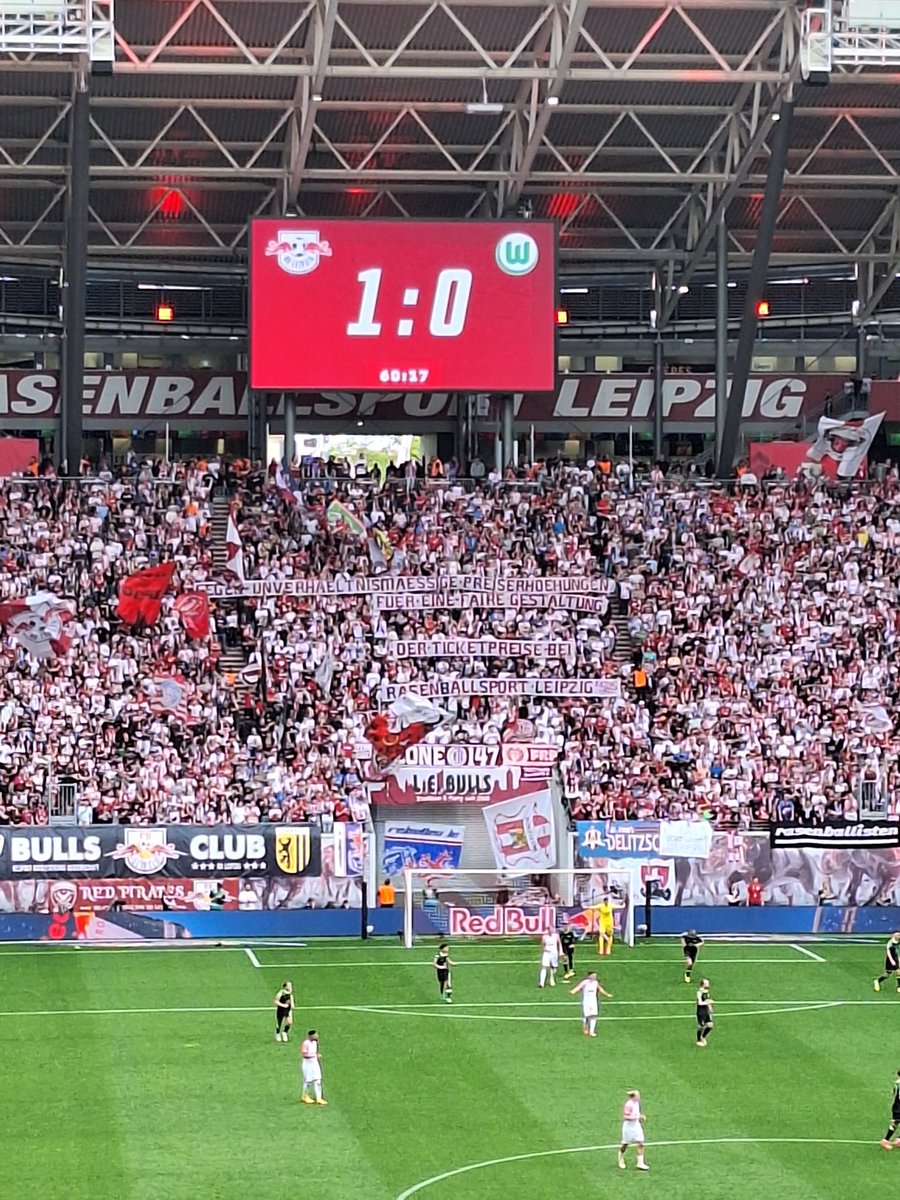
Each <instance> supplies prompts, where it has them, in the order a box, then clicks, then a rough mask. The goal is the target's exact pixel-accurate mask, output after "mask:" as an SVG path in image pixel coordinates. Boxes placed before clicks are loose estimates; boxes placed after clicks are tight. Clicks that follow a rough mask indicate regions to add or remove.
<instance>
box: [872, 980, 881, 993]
mask: <svg viewBox="0 0 900 1200" xmlns="http://www.w3.org/2000/svg"><path fill="white" fill-rule="evenodd" d="M872 987H874V989H875V991H876V992H880V991H881V984H880V983H879V982H878V980H877V979H876V980H874V982H873V983H872Z"/></svg>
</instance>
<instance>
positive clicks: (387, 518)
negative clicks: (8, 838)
mask: <svg viewBox="0 0 900 1200" xmlns="http://www.w3.org/2000/svg"><path fill="white" fill-rule="evenodd" d="M880 475H881V476H882V478H881V479H880V480H879V481H878V482H873V483H871V484H869V485H867V486H865V487H860V488H859V489H858V490H857V489H855V488H849V487H847V486H840V487H834V486H833V485H830V484H828V483H827V482H826V481H824V480H816V479H807V480H800V481H798V482H797V483H795V484H791V485H785V484H783V483H777V482H775V483H772V484H767V485H765V486H763V487H762V488H761V487H758V486H738V487H737V488H723V487H720V486H718V485H716V486H711V485H709V484H708V483H706V482H705V481H701V480H699V479H697V478H694V477H683V476H681V475H680V474H679V473H678V472H676V471H671V472H670V473H668V474H663V472H662V471H661V470H660V469H659V468H655V469H654V470H653V471H652V472H651V473H650V474H649V475H648V476H647V477H645V478H640V479H637V480H634V479H632V477H631V475H630V473H629V472H626V471H620V472H616V471H614V470H612V471H610V470H608V464H605V463H604V464H602V465H601V464H598V463H595V462H588V463H587V464H582V465H575V464H572V463H566V462H562V461H559V462H545V463H536V464H534V465H533V466H531V467H523V468H521V469H519V470H518V472H516V471H512V470H510V471H509V472H508V473H507V477H506V478H504V479H500V477H499V476H498V475H497V474H496V473H494V474H493V475H491V476H490V477H489V478H488V479H486V480H484V481H483V482H479V483H475V482H473V481H471V480H468V479H465V480H464V479H458V480H444V481H442V482H440V483H437V484H436V483H435V482H433V481H426V480H425V479H424V478H423V477H422V473H421V471H420V473H419V476H418V477H416V478H414V477H413V474H412V472H408V471H407V472H405V471H402V470H397V471H394V472H391V473H389V476H388V478H387V479H385V480H384V481H382V480H380V479H378V478H372V477H366V478H355V477H353V476H352V473H351V471H350V469H349V467H346V468H343V469H342V468H339V467H335V468H334V469H333V470H328V471H326V473H325V475H324V476H323V477H321V478H318V479H302V480H301V479H299V478H296V477H292V478H291V479H288V478H287V477H286V476H284V475H283V474H282V473H281V471H280V470H277V471H276V468H275V466H274V464H273V465H272V467H271V468H270V469H269V470H265V469H263V467H262V466H261V464H257V465H256V466H255V468H254V467H252V466H251V465H250V464H249V463H238V464H233V463H232V464H221V463H218V462H214V463H205V462H197V461H194V462H189V463H182V464H176V465H173V466H171V467H168V468H166V467H164V466H163V465H162V464H161V463H156V464H151V463H149V462H147V463H144V464H141V463H138V462H136V461H135V462H134V463H133V464H132V466H131V467H130V468H128V469H127V470H126V469H125V468H123V469H122V470H121V471H120V472H119V473H118V474H116V475H113V474H112V473H111V472H109V471H108V470H106V469H104V468H102V466H101V471H100V474H99V476H98V477H95V478H90V479H84V480H81V481H78V482H74V481H61V480H57V479H55V478H54V477H53V474H52V470H51V471H50V474H49V475H47V476H42V477H31V476H29V477H27V478H23V479H12V480H7V481H5V482H4V483H3V484H2V485H0V543H2V545H3V547H4V551H3V555H2V568H3V569H2V575H0V601H9V600H11V599H12V598H15V597H20V596H22V595H25V594H38V595H41V594H43V595H51V596H55V597H58V598H59V600H60V602H61V603H62V604H63V605H65V606H67V609H68V613H71V614H73V615H72V616H71V617H70V618H69V617H68V613H67V617H66V619H65V621H64V623H63V626H62V629H63V636H62V640H60V641H59V642H58V643H57V645H56V646H55V652H54V653H52V654H50V656H49V657H46V658H37V657H35V656H34V655H33V654H31V653H29V652H28V649H27V648H26V646H27V638H23V634H22V630H21V629H20V628H19V629H17V627H16V626H15V623H14V622H13V623H10V621H9V620H8V619H6V620H5V637H4V639H3V643H2V657H0V823H3V824H20V823H22V824H42V823H45V822H46V821H47V820H48V810H47V806H46V797H47V794H48V785H50V784H51V783H52V779H51V778H50V777H49V774H48V773H51V772H52V773H53V774H55V776H57V777H59V776H66V775H68V776H71V777H72V778H74V780H75V781H76V788H77V793H78V802H77V809H76V812H77V817H78V820H79V821H81V822H82V823H92V822H94V823H104V822H111V821H124V822H131V823H152V822H157V821H158V822H166V823H173V822H181V821H184V822H194V823H215V822H230V823H245V822H248V823H254V822H260V821H263V822H278V821H282V820H290V821H297V820H304V819H313V820H316V819H321V818H333V819H336V820H341V819H349V816H350V813H351V811H352V810H353V807H354V804H355V803H356V802H357V801H359V800H361V799H362V798H363V795H364V781H365V778H366V771H367V762H366V757H365V751H366V750H368V745H367V743H366V741H365V736H364V733H365V730H366V727H367V725H368V722H369V721H370V720H371V718H372V715H373V713H375V712H376V711H378V710H379V708H380V707H382V706H383V704H382V697H383V695H384V693H383V690H382V689H383V685H385V684H395V685H396V684H400V685H403V684H409V685H413V689H414V686H415V683H416V681H421V680H425V679H434V678H439V679H442V680H451V679H455V678H459V677H469V676H484V675H490V676H492V677H495V678H504V677H509V678H515V677H516V676H524V675H528V676H532V677H533V676H535V675H541V674H547V675H553V674H558V673H559V667H558V664H556V666H554V664H553V663H552V661H550V660H548V658H547V657H546V656H543V655H542V654H541V653H540V652H536V657H535V658H534V659H533V660H531V661H530V660H528V659H527V658H521V657H517V658H512V657H510V658H506V657H504V656H503V655H502V654H498V655H497V657H494V658H484V657H482V658H478V657H473V658H471V659H469V660H461V659H440V660H431V661H420V660H419V659H417V658H414V657H399V656H397V655H396V654H395V650H396V647H397V644H398V639H403V640H407V641H408V640H409V639H415V638H418V637H426V636H427V637H438V638H440V637H456V636H459V637H463V638H473V639H477V638H482V639H484V638H496V639H504V638H517V639H522V640H525V641H531V642H533V641H537V642H539V643H543V644H546V645H547V647H548V649H549V647H550V645H552V644H554V643H557V642H564V643H574V646H573V657H572V658H571V659H570V660H569V662H568V663H567V667H566V670H567V671H568V672H569V673H570V674H571V675H573V676H575V677H577V678H582V679H592V678H604V677H614V678H617V679H619V680H620V681H621V688H620V695H619V696H618V697H614V696H610V697H609V698H593V699H590V700H579V699H567V700H561V701H553V700H550V699H548V698H542V697H540V696H536V697H533V698H531V699H527V700H525V699H521V698H520V699H518V700H510V699H508V698H505V697H504V698H497V697H490V698H487V697H479V698H468V697H467V698H465V699H459V700H453V701H447V702H442V703H444V704H445V706H446V709H447V710H448V714H449V719H447V720H445V722H444V724H442V725H441V726H440V727H439V728H438V729H437V730H436V731H435V732H434V733H433V734H432V735H431V737H432V739H434V740H437V741H439V742H440V741H452V740H458V741H462V742H466V743H470V744H471V743H477V742H479V741H482V742H485V743H494V744H496V743H498V742H500V741H501V740H503V739H506V738H515V737H519V736H521V733H522V730H523V728H524V729H526V730H528V731H529V736H531V737H533V738H536V740H538V741H540V742H549V743H553V744H555V745H556V746H557V747H558V748H559V766H560V770H561V774H562V783H563V791H564V794H565V796H566V798H567V803H568V804H569V806H570V810H571V814H572V816H573V817H578V818H585V817H586V818H598V817H599V818H602V817H610V818H623V819H624V818H646V817H654V818H661V817H684V816H694V815H696V816H702V817H706V818H711V819H713V820H715V821H716V822H717V823H719V824H722V825H726V826H729V827H741V828H747V827H748V826H749V825H750V824H751V823H752V822H754V821H762V820H765V819H767V818H769V817H770V816H772V815H773V814H774V815H776V816H778V817H779V818H782V819H785V820H794V821H797V822H799V823H812V824H815V823H820V822H822V821H826V820H828V819H847V818H853V817H854V816H855V814H856V812H857V807H858V798H859V795H860V787H861V784H862V783H863V782H864V781H865V780H869V782H870V783H871V782H872V781H877V782H878V786H879V787H883V788H884V789H886V792H887V795H888V802H889V810H890V811H891V812H892V813H895V812H896V811H897V804H898V794H897V793H898V781H897V771H896V755H897V750H898V745H897V736H896V734H895V732H894V727H893V721H892V720H891V719H890V718H889V717H888V716H887V712H889V711H891V710H892V709H893V707H894V704H895V701H896V698H897V687H898V683H897V663H896V653H895V649H896V645H897V619H898V618H897V612H898V607H900V597H898V587H900V568H898V566H897V562H898V558H897V555H896V553H895V551H896V549H897V546H898V543H900V521H898V519H897V516H896V508H895V505H896V501H897V497H898V494H900V483H898V477H897V473H896V471H895V470H893V469H886V470H885V471H882V472H880ZM216 492H217V494H218V495H220V496H221V495H222V494H223V492H224V493H225V494H227V495H228V496H229V497H230V499H231V510H232V512H233V514H234V517H235V524H236V526H237V529H238V531H239V534H240V538H241V541H242V551H243V570H244V573H245V576H246V578H247V579H268V580H278V579H290V578H304V577H306V578H315V579H318V580H328V579H333V580H340V579H345V578H349V577H353V576H359V575H372V574H381V575H395V576H404V575H405V576H423V575H437V574H440V575H444V576H453V575H459V576H463V575H466V574H471V573H477V572H485V571H487V572H491V571H496V572H498V573H499V574H500V575H502V576H503V577H505V578H516V577H518V578H521V579H537V578H539V577H540V576H544V575H554V576H559V575H569V574H572V575H578V576H588V577H594V578H595V579H596V580H597V581H598V591H599V600H600V603H599V605H598V606H597V607H598V609H599V611H597V612H590V613H584V612H578V611H571V610H568V609H557V608H555V607H553V606H552V605H550V606H547V607H544V608H540V609H534V608H525V609H522V610H515V609H508V610H490V609H483V608H480V607H478V606H477V604H476V605H470V606H469V607H467V608H465V609H463V610H456V611H444V612H437V611H435V612H422V611H416V610H412V609H409V610H406V611H404V610H402V609H401V610H387V611H381V610H380V609H379V607H378V605H377V603H373V602H372V601H371V598H370V597H366V596H349V597H326V598H324V599H322V600H319V601H317V602H316V603H314V604H313V603H311V602H310V601H309V600H308V599H304V598H299V597H298V598H292V597H289V596H280V597H270V598H268V599H265V600H259V601H257V600H245V601H243V602H241V603H240V604H228V605H220V606H219V607H218V608H217V607H216V605H215V604H214V605H213V610H212V613H211V618H210V626H209V637H208V638H202V637H201V638H194V639H193V640H192V639H191V637H190V636H189V635H188V629H187V628H186V625H185V622H184V621H183V620H182V618H181V617H180V615H179V611H178V606H179V597H181V596H183V594H184V593H189V594H190V593H193V592H195V591H196V588H197V585H198V584H199V583H201V582H202V581H203V580H207V579H210V578H213V577H215V576H217V574H218V573H219V571H220V567H217V565H216V561H215V560H216V546H215V537H214V534H213V521H212V512H213V504H214V493H216ZM335 499H338V500H340V501H341V503H342V504H343V505H344V506H345V510H346V512H347V513H348V514H349V515H350V517H351V518H354V520H352V521H351V524H352V525H353V528H352V529H351V528H350V527H349V526H348V524H347V523H339V524H338V525H335V524H334V523H333V522H330V521H329V520H328V517H327V515H326V510H327V506H328V505H329V504H330V503H331V502H332V501H333V500H335ZM167 561H169V562H171V563H172V564H174V575H173V578H172V586H171V587H170V589H169V590H168V591H167V592H166V594H165V595H164V597H163V600H162V609H161V615H160V618H159V621H158V622H157V623H156V624H150V625H147V626H146V627H141V626H139V625H137V626H135V625H126V624H123V623H122V621H121V620H120V619H119V618H118V617H117V597H118V594H119V588H120V584H121V582H122V580H123V579H125V578H126V577H127V576H128V575H129V574H130V573H132V572H134V571H136V570H139V569H142V568H146V567H147V566H150V565H153V564H158V563H164V562H167ZM7 618H8V614H7ZM626 629H627V633H626ZM235 650H239V651H241V655H240V656H239V657H240V658H241V661H244V662H246V664H247V666H246V668H245V669H244V671H243V672H241V671H237V672H235V670H234V667H233V665H228V664H233V662H234V651H235ZM173 675H174V676H175V677H177V678H178V679H179V680H180V681H181V682H180V688H181V691H180V692H179V694H178V696H177V702H175V703H172V704H170V705H169V706H167V704H166V703H165V702H161V701H160V697H159V688H158V687H157V686H156V684H155V681H157V680H159V679H160V678H161V677H168V676H173ZM248 680H250V681H251V682H250V683H248V682H247V681H248ZM636 685H637V686H636ZM826 685H827V687H828V689H829V695H828V699H827V701H826V698H825V695H824V689H825V687H826ZM886 710H887V711H886Z"/></svg>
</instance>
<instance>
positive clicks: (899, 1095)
mask: <svg viewBox="0 0 900 1200" xmlns="http://www.w3.org/2000/svg"><path fill="white" fill-rule="evenodd" d="M898 1125H900V1071H898V1072H897V1078H896V1079H895V1080H894V1091H893V1095H892V1096H891V1123H890V1125H888V1127H887V1133H886V1134H885V1135H884V1137H883V1138H882V1139H881V1144H882V1146H884V1148H885V1150H893V1148H894V1146H900V1138H895V1140H894V1142H893V1145H892V1144H891V1138H892V1137H894V1134H895V1133H896V1132H897V1126H898Z"/></svg>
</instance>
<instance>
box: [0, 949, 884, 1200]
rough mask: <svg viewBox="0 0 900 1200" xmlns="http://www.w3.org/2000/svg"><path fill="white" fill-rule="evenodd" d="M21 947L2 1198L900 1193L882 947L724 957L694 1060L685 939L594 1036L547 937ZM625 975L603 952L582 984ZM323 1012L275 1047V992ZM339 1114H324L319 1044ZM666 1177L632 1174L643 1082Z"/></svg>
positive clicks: (11, 1011)
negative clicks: (621, 1163) (541, 974)
mask: <svg viewBox="0 0 900 1200" xmlns="http://www.w3.org/2000/svg"><path fill="white" fill-rule="evenodd" d="M432 952H433V948H432V947H431V946H428V945H425V944H423V945H420V946H417V947H416V949H414V950H412V951H406V950H403V949H402V948H401V947H399V946H397V945H396V943H390V944H386V943H380V942H369V943H350V942H310V943H308V944H306V945H303V944H300V943H295V944H292V945H283V946H278V945H271V944H269V945H259V946H252V947H247V948H243V947H234V948H232V947H226V948H219V949H215V948H210V949H202V948H186V947H183V946H181V947H178V948H174V949H165V950H153V949H136V950H132V949H121V950H102V949H98V948H92V947H82V948H79V947H69V946H66V947H28V946H6V947H3V948H0V972H2V975H0V978H2V983H0V1038H2V1048H0V1077H2V1087H0V1128H2V1130H3V1132H4V1137H3V1142H4V1145H5V1147H6V1154H5V1155H4V1162H3V1164H2V1165H0V1171H2V1176H0V1179H2V1182H0V1196H3V1197H9V1198H10V1200H57V1198H59V1200H151V1198H152V1200H158V1198H159V1197H165V1198H166V1200H232V1198H233V1200H239V1198H240V1200H284V1198H285V1197H290V1196H293V1195H303V1194H308V1195H311V1196H314V1197H316V1200H349V1198H350V1197H353V1198H354V1200H412V1198H413V1197H419V1198H421V1200H508V1198H510V1197H516V1198H520V1200H540V1198H542V1197H545V1196H546V1197H550V1196H560V1195H573V1196H578V1195H582V1194H584V1195H590V1196H600V1197H605V1196H616V1197H620V1196H621V1197H631V1196H637V1195H641V1196H644V1195H647V1194H648V1193H649V1192H651V1191H652V1192H654V1193H656V1194H657V1195H660V1196H665V1198H666V1200H695V1198H696V1197H698V1196H709V1197H714V1198H715V1200H750V1198H752V1200H759V1198H761V1197H762V1198H765V1197H773V1198H774V1197H784V1198H785V1200H846V1198H847V1197H856V1196H864V1195H867V1194H869V1193H870V1192H872V1193H873V1194H881V1193H882V1191H883V1189H884V1188H885V1187H887V1188H891V1189H893V1188H895V1187H896V1186H897V1181H898V1178H900V1148H898V1150H897V1151H895V1152H894V1153H886V1152H885V1151H884V1150H882V1149H881V1148H880V1146H879V1141H880V1139H881V1137H882V1136H883V1134H884V1131H885V1129H886V1127H887V1124H888V1120H889V1117H890V1098H891V1084H892V1081H893V1079H894V1078H895V1076H896V1072H897V1070H898V1068H900V1039H898V1037H897V1026H898V1020H900V996H898V994H897V992H896V990H895V987H894V984H893V983H890V984H888V985H887V986H886V987H885V989H884V991H883V992H882V993H881V994H880V995H876V994H875V993H874V992H873V990H872V979H873V977H874V976H875V975H876V974H877V973H878V971H879V969H880V966H881V962H882V958H883V955H882V948H881V946H880V945H879V944H872V945H860V944H848V943H842V944H836V943H828V942H817V943H807V944H806V945H803V946H795V945H789V944H784V943H771V944H762V943H753V944H741V943H733V942H732V943H728V942H708V943H707V945H706V946H704V948H703V950H702V951H701V956H700V961H699V965H698V970H697V972H696V975H695V979H697V980H699V979H700V978H701V977H702V976H703V975H707V976H708V977H709V978H710V980H711V983H712V995H713V998H714V999H715V1001H716V1012H715V1016H716V1026H715V1030H714V1032H713V1034H712V1036H711V1038H710V1041H709V1045H708V1047H707V1048H706V1049H699V1048H697V1046H696V1045H695V1042H694V1035H695V1024H694V989H693V988H692V987H688V986H687V985H685V983H684V982H683V981H682V967H681V959H680V956H679V950H678V947H677V944H676V943H675V942H673V941H672V940H669V939H661V940H654V941H652V942H651V943H648V944H647V943H645V944H641V945H639V946H638V947H637V948H636V949H634V950H628V949H623V948H621V947H617V948H616V951H615V954H614V956H613V958H612V959H610V960H599V963H600V965H599V970H600V978H601V981H602V982H603V984H604V986H605V987H606V988H607V990H608V991H611V992H612V993H613V994H614V999H613V1000H611V1001H607V1002H604V1005H603V1008H602V1011H601V1018H600V1022H599V1025H598V1036H597V1038H596V1039H595V1040H591V1039H588V1038H586V1037H583V1036H582V1033H581V1022H580V1006H579V1002H578V998H577V997H573V996H570V995H569V991H568V989H569V987H570V986H571V984H562V983H561V982H558V983H557V986H556V988H554V989H550V988H549V987H548V988H546V989H545V990H544V991H543V992H542V991H539V990H538V988H537V986H536V984H537V974H538V959H539V949H538V947H537V946H536V945H534V944H530V945H524V944H521V943H505V944H499V945H498V944H491V945H486V944H484V943H478V944H458V945H455V946H454V947H453V949H452V953H453V956H454V959H455V961H456V962H457V964H458V965H457V966H456V968H455V970H454V978H453V983H454V1004H453V1005H452V1007H451V1006H449V1005H445V1004H443V1003H441V1002H440V1000H439V998H438V995H437V987H436V983H435V979H434V972H433V970H432V968H431V966H430V963H431V955H432ZM597 963H598V960H597V957H596V952H595V950H594V948H593V947H592V946H588V945H580V946H579V947H578V949H577V953H576V980H577V979H579V978H581V977H582V976H583V975H584V973H585V971H586V970H587V969H589V968H591V967H594V966H595V965H596V964H597ZM284 979H291V980H292V981H293V983H294V988H295V992H296V996H297V1013H296V1020H295V1025H294V1030H293V1033H292V1038H291V1042H290V1043H289V1044H288V1045H283V1044H276V1042H275V1040H274V1018H273V1010H272V998H273V997H274V995H275V991H276V989H277V988H278V986H279V985H280V984H281V982H282V980H284ZM311 1028H315V1029H317V1030H318V1031H319V1034H320V1039H321V1051H322V1064H323V1070H324V1081H325V1095H326V1097H327V1099H328V1101H329V1106H328V1107H327V1108H314V1107H307V1106H306V1105H301V1104H299V1103H298V1094H299V1071H298V1054H299V1045H300V1040H301V1038H302V1035H303V1034H305V1032H306V1030H307V1029H311ZM633 1087H634V1088H639V1089H640V1090H641V1096H642V1104H643V1107H644V1111H645V1112H646V1113H647V1126H646V1130H647V1139H648V1147H647V1162H648V1163H649V1165H650V1168H651V1169H650V1172H649V1173H647V1174H646V1175H642V1174H639V1173H638V1172H636V1171H635V1170H634V1163H633V1161H631V1158H630V1156H631V1152H629V1166H628V1170H626V1171H619V1170H618V1169H617V1167H616V1154H615V1144H616V1141H617V1138H618V1136H619V1130H620V1117H621V1108H622V1103H623V1100H624V1097H625V1092H626V1090H627V1089H628V1088H633Z"/></svg>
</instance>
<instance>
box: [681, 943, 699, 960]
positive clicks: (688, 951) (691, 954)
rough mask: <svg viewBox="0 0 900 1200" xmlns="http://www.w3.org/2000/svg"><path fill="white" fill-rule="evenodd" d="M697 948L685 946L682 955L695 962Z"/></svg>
mask: <svg viewBox="0 0 900 1200" xmlns="http://www.w3.org/2000/svg"><path fill="white" fill-rule="evenodd" d="M697 950H698V947H697V946H685V948H684V957H685V958H689V959H690V960H691V962H692V963H695V962H696V961H697Z"/></svg>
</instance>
